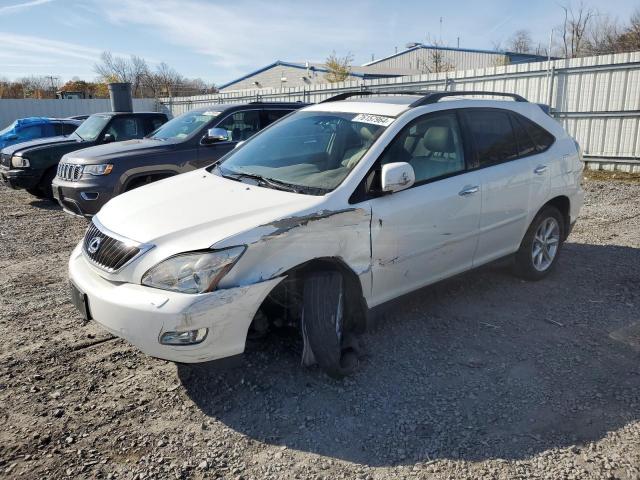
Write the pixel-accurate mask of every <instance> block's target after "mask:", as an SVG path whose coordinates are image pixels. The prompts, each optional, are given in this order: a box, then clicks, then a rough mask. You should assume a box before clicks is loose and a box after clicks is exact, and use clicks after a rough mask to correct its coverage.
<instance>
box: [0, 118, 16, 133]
mask: <svg viewBox="0 0 640 480" xmlns="http://www.w3.org/2000/svg"><path fill="white" fill-rule="evenodd" d="M17 123H18V122H16V121H14V122H13V123H12V124H11V125H9V126H8V127H7V128H5V129H3V130H0V135H4V134H6V133H9V132H10V131H11V130H13V129H14V128H15V126H16V124H17Z"/></svg>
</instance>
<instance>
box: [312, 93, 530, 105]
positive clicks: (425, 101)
mask: <svg viewBox="0 0 640 480" xmlns="http://www.w3.org/2000/svg"><path fill="white" fill-rule="evenodd" d="M367 95H419V96H420V97H422V98H421V99H420V100H416V101H415V102H413V103H411V104H410V105H409V108H415V107H420V106H422V105H429V104H432V103H438V102H439V101H440V100H441V99H443V98H445V97H458V96H466V95H487V96H494V97H509V98H513V99H514V100H515V101H516V102H527V99H526V98H524V97H522V96H520V95H518V94H517V93H504V92H485V91H481V90H477V91H476V90H473V91H458V92H456V91H447V92H439V91H432V92H429V91H426V90H376V91H371V90H359V91H355V92H344V93H339V94H338V95H334V96H333V97H329V98H327V99H326V100H322V101H321V102H320V103H328V102H339V101H340V100H346V99H347V98H351V97H358V96H367Z"/></svg>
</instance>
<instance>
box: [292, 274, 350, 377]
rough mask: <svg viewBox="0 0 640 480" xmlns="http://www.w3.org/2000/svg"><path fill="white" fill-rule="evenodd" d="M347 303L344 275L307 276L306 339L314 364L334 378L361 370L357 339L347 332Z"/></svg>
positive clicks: (303, 319) (304, 335)
mask: <svg viewBox="0 0 640 480" xmlns="http://www.w3.org/2000/svg"><path fill="white" fill-rule="evenodd" d="M344 301H345V298H344V289H343V280H342V275H340V274H339V273H337V272H331V271H327V272H318V273H311V274H309V275H307V277H306V279H305V282H304V295H303V313H302V329H303V337H304V338H305V344H307V343H308V347H309V348H310V350H311V354H312V356H313V358H314V359H315V361H316V362H317V363H318V364H319V365H320V367H321V368H322V370H324V372H325V373H327V374H328V375H329V376H331V377H333V378H342V377H345V376H346V375H349V374H351V373H352V372H353V371H355V369H356V367H357V366H358V356H357V351H356V345H355V339H354V338H353V337H352V336H350V335H349V334H347V332H346V328H345V318H344V312H345V305H344ZM305 346H306V345H305Z"/></svg>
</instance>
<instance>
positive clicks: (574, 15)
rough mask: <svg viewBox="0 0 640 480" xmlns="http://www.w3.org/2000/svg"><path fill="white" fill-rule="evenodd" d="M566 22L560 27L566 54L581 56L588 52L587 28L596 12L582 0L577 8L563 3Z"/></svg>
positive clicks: (568, 55)
mask: <svg viewBox="0 0 640 480" xmlns="http://www.w3.org/2000/svg"><path fill="white" fill-rule="evenodd" d="M561 8H562V10H563V12H564V22H563V24H562V25H561V26H560V27H559V30H560V38H561V40H562V47H563V50H564V56H565V57H566V58H573V57H579V56H581V55H584V54H585V53H586V51H585V50H586V49H585V47H586V45H587V41H586V40H587V29H588V28H589V27H590V26H591V22H592V20H593V18H594V17H595V15H596V13H595V12H594V11H593V10H592V9H590V8H589V7H587V6H585V4H584V3H583V2H582V1H581V2H580V3H579V4H578V6H577V7H576V8H574V7H573V6H572V5H571V4H568V5H563V6H562V7H561Z"/></svg>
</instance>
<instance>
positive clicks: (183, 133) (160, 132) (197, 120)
mask: <svg viewBox="0 0 640 480" xmlns="http://www.w3.org/2000/svg"><path fill="white" fill-rule="evenodd" d="M218 115H220V112H216V111H207V112H187V113H185V114H183V115H180V116H179V117H176V118H174V119H173V120H170V121H168V122H167V123H165V124H164V125H162V126H161V127H160V128H158V129H157V130H156V131H155V132H153V133H152V134H151V135H149V138H153V139H156V140H169V139H185V138H188V137H190V136H191V135H193V134H194V133H196V132H197V131H199V130H200V129H201V128H202V127H204V126H205V125H206V124H208V123H209V122H211V120H213V119H214V118H215V117H217V116H218Z"/></svg>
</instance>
